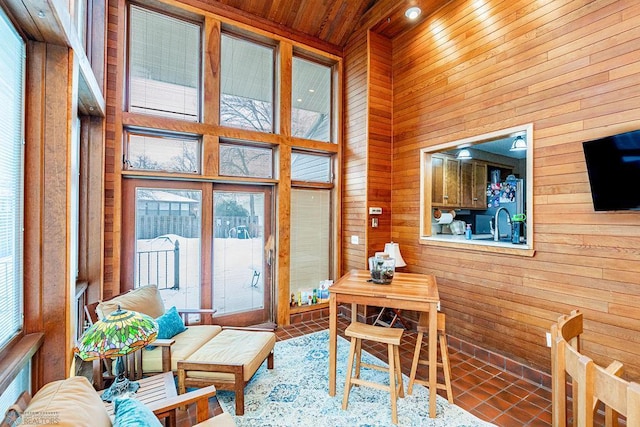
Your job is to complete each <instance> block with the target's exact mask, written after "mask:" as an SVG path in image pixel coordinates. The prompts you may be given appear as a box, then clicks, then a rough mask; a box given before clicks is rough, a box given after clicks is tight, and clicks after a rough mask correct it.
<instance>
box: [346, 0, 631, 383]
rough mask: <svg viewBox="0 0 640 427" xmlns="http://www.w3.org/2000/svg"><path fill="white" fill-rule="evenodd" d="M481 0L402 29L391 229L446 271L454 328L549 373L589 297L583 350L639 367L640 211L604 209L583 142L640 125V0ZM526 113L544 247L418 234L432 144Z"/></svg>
mask: <svg viewBox="0 0 640 427" xmlns="http://www.w3.org/2000/svg"><path fill="white" fill-rule="evenodd" d="M478 4H479V3H477V2H467V1H462V0H453V1H452V2H450V3H448V4H447V5H446V6H444V7H443V8H442V9H441V10H439V11H438V12H437V13H436V14H435V15H432V16H430V17H428V18H427V19H425V21H424V22H423V23H422V24H420V25H419V26H417V27H416V28H415V29H413V30H411V31H409V32H407V33H404V34H402V35H400V36H399V37H397V38H396V39H394V40H393V62H392V63H393V96H394V98H393V101H394V102H393V129H394V135H393V138H394V140H393V163H392V170H393V171H394V174H393V195H394V196H393V197H392V210H393V223H392V227H393V238H394V240H395V241H398V242H399V243H400V245H401V247H402V251H403V256H404V258H405V259H406V260H407V263H408V264H409V266H408V267H407V269H408V270H409V271H413V272H421V273H432V274H435V275H436V276H437V278H438V283H439V288H440V295H441V298H442V307H443V310H444V311H445V312H446V313H447V315H448V322H447V323H448V325H447V327H448V330H449V333H451V334H452V335H454V336H456V337H459V338H461V339H464V340H466V341H469V342H472V343H475V344H478V345H480V346H482V347H484V348H486V349H488V350H493V351H496V352H498V353H501V354H503V355H505V356H508V357H511V358H513V359H515V360H518V361H520V362H523V363H525V364H527V365H529V366H532V367H534V368H538V369H541V370H543V371H546V372H549V371H550V360H549V354H550V353H549V349H548V348H547V347H546V344H545V332H546V331H548V330H549V326H550V325H551V323H552V322H554V321H555V320H556V319H557V317H558V316H559V315H560V314H562V313H568V312H569V311H570V310H572V309H574V308H578V309H580V310H582V311H583V312H584V314H585V335H584V341H583V343H584V350H585V352H586V353H587V354H588V355H589V356H591V357H593V358H594V359H595V360H596V361H597V362H600V363H608V362H609V361H610V360H611V359H618V360H620V361H621V362H623V363H624V365H625V376H627V377H628V378H634V379H636V380H637V379H638V378H640V362H639V361H640V310H638V309H637V307H638V304H639V303H640V279H639V277H640V275H638V272H639V271H640V250H639V249H638V248H639V247H640V214H639V213H637V212H606V213H603V212H598V213H596V212H594V210H593V206H592V204H591V195H590V189H589V183H588V179H587V173H586V166H585V163H584V156H583V154H582V146H581V142H582V141H585V140H590V139H595V138H598V137H602V136H605V135H611V134H615V133H619V132H624V131H629V130H633V129H638V128H640V111H639V110H638V107H637V106H638V105H640V104H639V101H640V67H639V66H638V60H639V59H640V53H639V52H640V51H638V49H637V46H638V43H639V42H640V20H639V19H638V17H639V15H640V4H636V3H635V2H628V1H622V0H620V1H616V0H603V1H596V2H593V1H552V2H530V1H526V0H514V1H511V2H501V1H493V0H488V1H485V2H484V6H482V8H481V9H476V5H478ZM354 58H355V56H354V55H353V54H350V55H348V56H347V58H346V61H347V63H350V62H352V61H354ZM351 90H352V92H353V93H357V91H356V90H355V88H352V89H351ZM347 102H355V101H350V100H347ZM371 118H373V116H371ZM525 123H533V126H534V171H533V174H534V183H533V184H534V197H535V200H534V209H535V224H534V230H535V242H536V244H535V250H536V254H535V256H534V257H533V258H523V257H516V256H509V255H497V254H490V253H479V252H474V251H469V250H462V249H460V250H457V249H451V248H440V247H434V246H428V245H421V244H419V242H418V236H419V221H418V219H419V217H418V215H419V201H420V195H419V149H421V148H424V147H429V146H433V145H437V144H440V143H444V142H448V141H452V140H457V139H461V138H465V137H468V136H473V135H479V134H483V133H486V132H490V131H495V130H499V129H503V128H507V127H510V126H514V125H520V124H525ZM370 127H372V126H370ZM349 150H353V148H352V147H351V146H348V147H346V151H349ZM347 165H349V163H347ZM621 185H625V184H621ZM399 194H402V196H401V197H400V196H399ZM353 231H354V232H355V231H356V230H353ZM357 261H358V260H356V259H350V262H351V263H352V264H354V265H355V264H357Z"/></svg>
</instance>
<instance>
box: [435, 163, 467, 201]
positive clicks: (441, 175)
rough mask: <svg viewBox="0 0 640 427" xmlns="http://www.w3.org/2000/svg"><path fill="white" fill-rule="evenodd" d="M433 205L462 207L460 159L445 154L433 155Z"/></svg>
mask: <svg viewBox="0 0 640 427" xmlns="http://www.w3.org/2000/svg"><path fill="white" fill-rule="evenodd" d="M431 183H432V187H431V188H432V192H431V205H432V206H434V207H449V208H459V207H460V161H459V160H457V159H455V158H453V157H450V156H445V155H438V154H434V155H433V156H431Z"/></svg>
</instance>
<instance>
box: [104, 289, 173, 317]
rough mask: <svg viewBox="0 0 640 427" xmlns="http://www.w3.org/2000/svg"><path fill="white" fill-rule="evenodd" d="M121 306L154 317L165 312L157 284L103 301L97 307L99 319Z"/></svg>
mask: <svg viewBox="0 0 640 427" xmlns="http://www.w3.org/2000/svg"><path fill="white" fill-rule="evenodd" d="M118 306H120V307H121V308H122V309H123V310H129V311H137V312H138V313H143V314H146V315H148V316H151V317H153V318H154V319H155V318H157V317H160V316H162V315H163V314H164V303H163V302H162V297H161V296H160V292H159V291H158V288H157V287H156V286H152V285H150V286H142V287H140V288H137V289H134V290H132V291H130V292H127V293H126V294H122V295H119V296H117V297H115V298H112V299H110V300H108V301H103V302H101V303H99V304H98V306H97V307H96V313H97V315H98V318H99V319H102V318H104V317H106V316H108V315H109V314H111V313H112V312H114V311H116V310H117V309H118Z"/></svg>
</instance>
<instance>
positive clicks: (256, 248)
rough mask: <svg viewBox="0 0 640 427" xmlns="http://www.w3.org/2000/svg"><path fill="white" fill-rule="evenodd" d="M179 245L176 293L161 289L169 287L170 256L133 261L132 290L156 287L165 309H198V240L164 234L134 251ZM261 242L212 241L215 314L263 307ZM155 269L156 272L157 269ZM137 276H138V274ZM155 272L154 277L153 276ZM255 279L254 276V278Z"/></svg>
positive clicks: (170, 282) (146, 241) (144, 257)
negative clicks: (173, 307)
mask: <svg viewBox="0 0 640 427" xmlns="http://www.w3.org/2000/svg"><path fill="white" fill-rule="evenodd" d="M176 241H178V243H179V245H180V287H179V289H177V290H173V289H162V288H163V287H165V285H166V286H168V287H169V288H170V287H171V286H173V273H174V270H173V253H171V252H169V253H168V255H167V256H168V257H169V259H168V260H166V258H164V255H161V256H160V257H159V258H158V263H157V264H156V262H155V261H154V258H151V259H149V258H147V257H146V256H144V255H142V256H140V257H136V264H138V259H139V265H136V276H137V277H138V276H139V283H136V286H144V285H158V287H159V288H161V291H160V294H161V295H162V299H163V301H164V302H165V306H166V307H167V308H169V307H171V306H176V307H180V308H198V307H200V303H199V300H200V281H201V280H200V277H201V274H200V265H201V256H200V239H198V238H184V237H180V236H177V235H175V234H167V235H163V236H159V237H156V238H155V239H141V240H138V242H137V243H138V245H137V249H136V250H137V251H138V252H141V251H158V250H168V251H170V250H173V248H174V245H175V242H176ZM263 248H264V242H263V239H262V237H259V238H254V239H236V238H226V239H225V238H216V239H214V253H213V262H214V265H213V299H214V300H213V308H215V309H217V310H218V312H217V314H218V315H220V314H229V313H234V312H239V311H246V310H252V309H260V308H263V306H264V280H263V275H262V263H263V254H264V252H263ZM158 266H159V268H158ZM138 272H139V274H138ZM156 272H158V274H156ZM256 275H258V276H257V277H256Z"/></svg>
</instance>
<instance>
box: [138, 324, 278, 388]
mask: <svg viewBox="0 0 640 427" xmlns="http://www.w3.org/2000/svg"><path fill="white" fill-rule="evenodd" d="M275 343H276V336H275V334H274V333H272V332H247V331H241V330H234V329H225V330H224V331H222V332H220V333H219V334H218V335H216V338H215V339H214V340H210V341H209V342H208V343H206V344H204V345H203V346H202V347H200V349H199V350H197V351H196V352H195V353H193V354H192V355H191V356H189V357H187V358H186V360H187V361H189V362H205V363H219V364H238V365H239V364H242V365H243V366H244V381H245V382H246V381H249V380H250V379H251V377H252V376H253V374H255V373H256V371H257V370H258V368H259V367H260V365H262V362H264V360H265V359H266V358H267V356H268V355H269V353H271V351H273V347H274V346H275ZM145 357H146V355H145ZM186 375H187V377H188V378H205V379H209V380H212V381H216V380H223V381H224V380H226V381H233V378H234V377H233V374H232V373H225V372H203V371H187V372H186Z"/></svg>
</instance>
